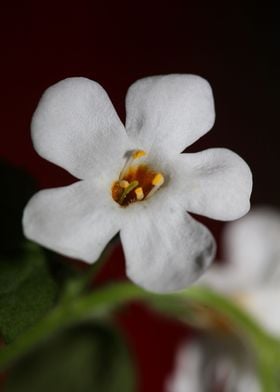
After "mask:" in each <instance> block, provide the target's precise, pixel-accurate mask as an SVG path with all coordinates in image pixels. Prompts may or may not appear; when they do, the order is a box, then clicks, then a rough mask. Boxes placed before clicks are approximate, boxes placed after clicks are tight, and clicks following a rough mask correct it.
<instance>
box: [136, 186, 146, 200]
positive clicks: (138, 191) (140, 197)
mask: <svg viewBox="0 0 280 392" xmlns="http://www.w3.org/2000/svg"><path fill="white" fill-rule="evenodd" d="M134 192H135V194H136V198H137V200H143V199H144V193H143V189H142V188H141V187H140V186H139V187H138V188H136V189H135V190H134Z"/></svg>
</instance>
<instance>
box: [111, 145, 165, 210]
mask: <svg viewBox="0 0 280 392" xmlns="http://www.w3.org/2000/svg"><path fill="white" fill-rule="evenodd" d="M145 155H146V152H145V151H143V150H134V151H132V153H131V154H130V155H129V157H128V159H127V161H126V163H125V165H124V167H123V169H122V171H121V172H120V175H119V179H118V180H117V181H115V182H114V183H113V185H112V198H113V200H115V202H117V203H118V204H119V205H120V206H122V207H127V206H128V205H129V204H131V203H134V202H136V201H142V200H145V199H148V198H150V197H151V196H152V195H153V194H154V193H155V192H156V191H157V190H158V189H159V188H160V187H161V186H162V184H163V183H164V177H163V175H162V174H161V173H159V172H156V171H155V170H153V169H152V168H151V167H149V166H148V165H147V164H138V165H137V164H135V161H137V160H139V159H141V158H142V157H144V156H145Z"/></svg>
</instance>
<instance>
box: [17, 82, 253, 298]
mask: <svg viewBox="0 0 280 392" xmlns="http://www.w3.org/2000/svg"><path fill="white" fill-rule="evenodd" d="M126 112H127V118H126V125H125V127H124V125H123V124H122V123H121V121H120V120H119V118H118V115H117V114H116V112H115V110H114V108H113V106H112V104H111V102H110V100H109V98H108V96H107V94H106V92H105V91H104V90H103V88H102V87H101V86H100V85H99V84H98V83H96V82H94V81H91V80H88V79H85V78H69V79H65V80H63V81H61V82H59V83H57V84H55V85H54V86H52V87H50V88H49V89H48V90H47V91H46V92H45V93H44V95H43V97H42V99H41V100H40V103H39V105H38V107H37V109H36V111H35V113H34V116H33V120H32V140H33V144H34V147H35V149H36V151H37V152H38V153H39V154H40V155H41V156H42V157H44V158H45V159H47V160H49V161H51V162H53V163H55V164H57V165H59V166H61V167H62V168H64V169H66V170H68V171H69V172H70V173H71V174H72V175H74V176H75V177H77V178H78V179H80V181H77V182H76V183H74V184H72V185H70V186H67V187H62V188H57V189H48V190H43V191H40V192H39V193H37V194H36V195H35V196H34V197H33V198H32V199H31V201H30V202H29V203H28V205H27V207H26V208H25V211H24V217H23V227H24V232H25V235H26V237H28V238H29V239H31V240H34V241H36V242H38V243H39V244H41V245H43V246H45V247H47V248H50V249H53V250H55V251H57V252H59V253H61V254H64V255H67V256H70V257H74V258H78V259H81V260H84V261H85V262H88V263H93V262H94V261H96V260H97V259H98V257H99V256H100V253H101V252H102V250H103V249H104V247H105V246H106V244H107V243H108V242H109V241H110V239H111V238H112V237H113V236H115V234H117V233H118V232H120V237H121V241H122V246H123V249H124V253H125V258H126V269H127V275H128V276H129V277H130V278H131V280H133V281H134V282H135V283H137V284H138V285H140V286H142V287H144V288H146V289H149V290H152V291H158V292H167V291H174V290H179V289H183V288H185V287H186V286H188V285H189V284H191V283H192V282H194V281H195V280H196V279H197V278H198V277H199V276H200V275H201V274H202V272H203V271H204V270H205V269H206V268H207V267H208V266H209V264H210V263H211V261H212V259H213V257H214V255H215V242H214V239H213V237H212V235H211V234H210V233H209V231H208V230H207V228H206V227H205V226H203V225H202V224H200V223H198V222H197V221H196V220H194V219H193V218H192V217H191V216H190V215H189V214H188V213H186V211H189V212H192V213H196V214H201V215H205V216H207V217H210V218H214V219H220V220H233V219H237V218H239V217H241V216H242V215H244V214H246V213H247V211H248V210H249V198H250V194H251V187H252V178H251V172H250V169H249V168H248V166H247V164H246V163H245V162H244V161H243V160H242V159H241V158H240V157H239V156H238V155H236V154H235V153H233V152H231V151H229V150H227V149H222V148H216V149H209V150H206V151H203V152H199V153H185V154H182V153H181V152H182V151H183V150H184V149H185V148H186V147H187V146H189V145H191V144H192V143H194V142H195V141H196V140H197V139H199V138H200V137H201V136H202V135H204V134H205V133H206V132H208V131H209V130H210V129H211V127H212V126H213V123H214V117H215V114H214V103H213V96H212V91H211V88H210V86H209V84H208V82H207V81H206V80H204V79H203V78H201V77H199V76H195V75H166V76H154V77H148V78H145V79H141V80H138V81H137V82H135V83H134V84H133V85H132V86H131V87H130V88H129V90H128V94H127V97H126Z"/></svg>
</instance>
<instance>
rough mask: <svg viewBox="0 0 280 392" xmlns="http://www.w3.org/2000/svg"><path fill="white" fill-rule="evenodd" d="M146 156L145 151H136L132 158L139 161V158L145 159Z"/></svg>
mask: <svg viewBox="0 0 280 392" xmlns="http://www.w3.org/2000/svg"><path fill="white" fill-rule="evenodd" d="M146 154H147V153H146V152H145V151H144V150H135V151H134V152H133V153H132V157H133V159H139V158H142V157H144V156H145V155H146Z"/></svg>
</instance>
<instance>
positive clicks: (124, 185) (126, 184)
mask: <svg viewBox="0 0 280 392" xmlns="http://www.w3.org/2000/svg"><path fill="white" fill-rule="evenodd" d="M119 184H120V187H121V188H127V187H128V185H129V182H128V181H126V180H121V181H120V182H119Z"/></svg>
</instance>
